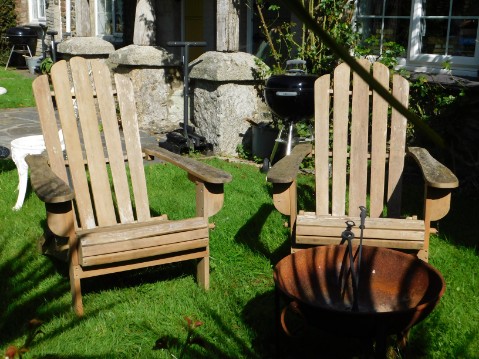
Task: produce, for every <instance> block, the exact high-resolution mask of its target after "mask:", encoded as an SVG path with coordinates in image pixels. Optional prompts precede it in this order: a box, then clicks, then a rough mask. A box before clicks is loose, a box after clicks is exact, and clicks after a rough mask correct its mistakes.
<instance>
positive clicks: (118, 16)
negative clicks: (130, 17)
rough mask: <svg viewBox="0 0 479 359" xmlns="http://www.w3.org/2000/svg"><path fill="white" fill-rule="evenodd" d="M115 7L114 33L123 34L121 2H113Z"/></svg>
mask: <svg viewBox="0 0 479 359" xmlns="http://www.w3.org/2000/svg"><path fill="white" fill-rule="evenodd" d="M113 4H114V6H115V32H116V33H122V32H123V0H116V1H114V3H113Z"/></svg>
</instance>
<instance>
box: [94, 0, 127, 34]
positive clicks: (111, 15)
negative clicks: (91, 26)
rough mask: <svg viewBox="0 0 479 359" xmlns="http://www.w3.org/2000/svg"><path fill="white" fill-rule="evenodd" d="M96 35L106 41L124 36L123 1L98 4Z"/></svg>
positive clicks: (110, 0)
mask: <svg viewBox="0 0 479 359" xmlns="http://www.w3.org/2000/svg"><path fill="white" fill-rule="evenodd" d="M96 5H97V6H96V18H97V23H96V24H97V26H96V34H97V35H98V36H101V37H103V38H105V39H113V38H115V37H119V38H121V37H122V36H123V0H98V1H97V2H96Z"/></svg>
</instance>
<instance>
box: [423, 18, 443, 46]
mask: <svg viewBox="0 0 479 359" xmlns="http://www.w3.org/2000/svg"><path fill="white" fill-rule="evenodd" d="M423 21H424V20H423ZM446 38H447V20H434V19H430V20H425V35H424V36H423V38H422V48H421V52H422V53H423V54H437V55H446Z"/></svg>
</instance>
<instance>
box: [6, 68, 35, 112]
mask: <svg viewBox="0 0 479 359" xmlns="http://www.w3.org/2000/svg"><path fill="white" fill-rule="evenodd" d="M0 87H4V88H6V89H7V93H6V94H4V95H0V110H1V109H5V108H18V107H33V106H35V100H34V99H33V92H32V78H31V77H28V76H25V75H24V74H22V73H20V72H18V71H15V70H13V69H11V68H8V69H7V70H5V68H4V67H1V68H0Z"/></svg>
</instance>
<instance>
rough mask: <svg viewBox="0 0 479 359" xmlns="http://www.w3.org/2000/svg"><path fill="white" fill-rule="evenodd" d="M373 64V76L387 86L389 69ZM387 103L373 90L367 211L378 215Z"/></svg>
mask: <svg viewBox="0 0 479 359" xmlns="http://www.w3.org/2000/svg"><path fill="white" fill-rule="evenodd" d="M378 64H379V63H375V64H374V65H373V73H374V78H375V79H376V80H377V81H378V82H379V83H380V84H381V85H383V86H384V87H385V88H389V70H388V68H387V67H385V66H378ZM387 120H388V103H387V102H386V100H384V99H383V98H382V97H381V96H379V95H378V93H376V92H373V111H372V128H371V179H370V181H371V185H370V188H371V189H370V199H369V201H370V202H369V213H370V216H371V217H379V216H381V214H382V213H383V207H384V195H385V191H384V188H385V172H386V157H387V156H386V150H387V148H386V140H387V132H388V121H387Z"/></svg>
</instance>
